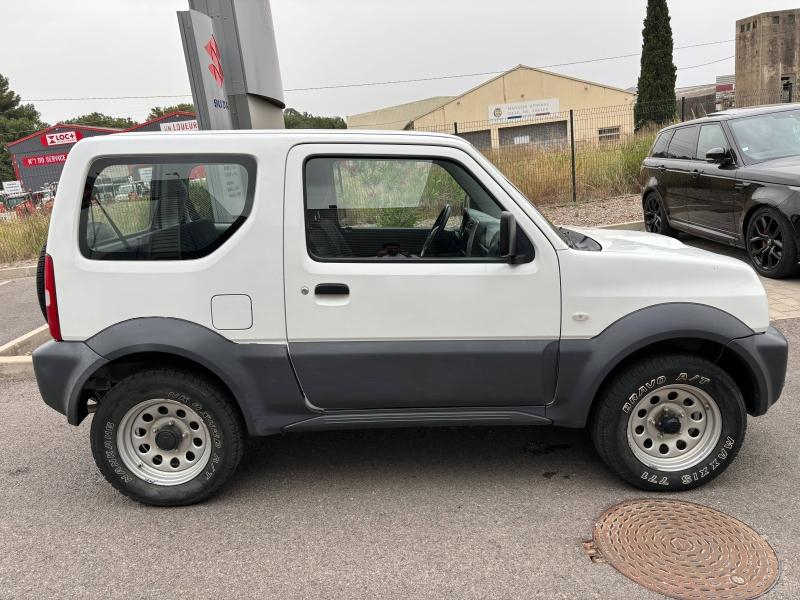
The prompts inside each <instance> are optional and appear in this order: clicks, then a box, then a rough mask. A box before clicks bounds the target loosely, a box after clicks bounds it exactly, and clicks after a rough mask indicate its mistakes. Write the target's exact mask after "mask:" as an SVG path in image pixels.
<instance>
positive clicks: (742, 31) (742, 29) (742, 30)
mask: <svg viewBox="0 0 800 600" xmlns="http://www.w3.org/2000/svg"><path fill="white" fill-rule="evenodd" d="M740 31H741V33H744V23H742V28H741V30H740Z"/></svg>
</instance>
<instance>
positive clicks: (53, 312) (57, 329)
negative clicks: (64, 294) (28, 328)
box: [44, 254, 61, 342]
mask: <svg viewBox="0 0 800 600" xmlns="http://www.w3.org/2000/svg"><path fill="white" fill-rule="evenodd" d="M44 304H45V308H46V312H47V324H48V325H49V326H50V335H51V336H53V339H54V340H55V341H57V342H60V341H61V323H59V322H58V300H57V299H56V274H55V271H54V270H53V259H52V258H50V255H49V254H46V255H45V257H44Z"/></svg>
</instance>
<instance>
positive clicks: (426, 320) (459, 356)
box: [284, 144, 561, 410]
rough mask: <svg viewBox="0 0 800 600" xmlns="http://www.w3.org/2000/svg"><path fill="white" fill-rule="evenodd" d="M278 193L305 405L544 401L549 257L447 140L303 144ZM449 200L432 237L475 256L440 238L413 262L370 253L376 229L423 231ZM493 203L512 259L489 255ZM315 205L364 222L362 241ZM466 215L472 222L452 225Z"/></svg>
mask: <svg viewBox="0 0 800 600" xmlns="http://www.w3.org/2000/svg"><path fill="white" fill-rule="evenodd" d="M478 160H479V159H478ZM426 169H427V173H426ZM285 190H286V191H285V225H284V264H285V275H284V277H285V297H286V333H287V339H288V344H289V352H290V355H291V359H292V364H293V365H294V367H295V370H296V373H297V376H298V379H299V381H300V385H301V387H302V389H303V392H304V393H305V395H306V397H307V398H308V400H309V401H310V402H311V403H312V404H313V405H315V406H317V407H320V408H323V409H365V410H370V409H383V408H435V407H469V406H536V405H543V404H546V403H548V402H549V401H551V400H552V398H553V394H554V388H555V374H556V361H557V354H558V337H559V331H560V326H559V322H560V311H561V307H560V282H559V273H558V262H557V258H556V253H555V250H554V248H553V247H552V245H551V244H550V242H549V241H548V240H547V238H546V237H545V235H544V234H543V233H542V231H540V230H539V229H538V228H537V226H536V225H535V224H534V223H532V222H531V220H530V218H529V217H528V216H526V214H525V213H524V212H523V211H522V209H521V208H520V207H519V206H517V205H516V204H515V202H514V201H513V199H512V198H510V197H509V196H508V195H507V194H506V193H505V191H504V190H503V188H502V187H501V186H500V184H499V183H498V182H497V181H495V180H494V179H493V178H492V176H491V175H490V174H489V173H488V172H487V171H486V170H484V169H483V167H482V166H481V165H480V163H479V162H478V161H477V160H476V159H474V158H473V157H471V156H470V155H469V154H468V153H466V152H464V151H462V150H458V149H454V148H447V147H429V146H422V145H414V146H408V145H406V146H401V145H396V146H395V145H380V144H376V145H367V144H363V145H362V144H359V145H352V144H304V145H299V146H296V147H294V148H293V149H292V150H291V151H290V153H289V156H288V160H287V166H286V182H285ZM459 203H462V208H461V214H458V210H454V211H453V214H452V216H451V218H450V219H449V220H448V222H447V223H445V227H444V229H445V231H444V233H443V236H441V237H443V238H444V239H450V241H451V242H452V241H453V240H458V239H461V240H462V242H463V244H464V247H469V248H470V250H469V251H468V254H473V255H462V254H458V253H456V252H452V251H450V250H448V246H449V244H447V243H445V244H442V245H441V248H444V250H441V251H432V252H429V253H428V254H426V256H424V257H420V256H419V251H416V252H414V251H409V250H411V249H408V248H407V249H404V252H398V251H395V252H389V253H379V255H376V254H375V249H376V248H377V247H379V246H380V247H383V246H382V245H381V244H380V243H376V242H375V241H374V240H376V239H379V237H380V236H379V234H380V231H379V230H380V229H381V224H385V225H386V229H387V234H386V236H385V239H386V240H390V239H396V238H397V229H398V227H397V225H398V224H401V225H406V226H408V225H413V226H411V227H406V229H407V230H415V229H418V228H421V229H423V230H427V231H429V232H430V231H431V229H432V228H433V223H434V220H435V219H436V218H437V216H438V213H440V212H441V210H442V209H443V208H444V206H445V205H447V204H449V205H451V206H452V207H455V206H458V205H459ZM464 203H466V204H464ZM492 203H495V204H496V206H494V205H493V204H492ZM465 208H466V209H467V210H464V209H465ZM501 210H505V211H508V212H511V213H512V214H513V215H514V217H515V218H516V221H517V228H518V229H517V230H518V234H519V235H520V241H519V244H520V247H527V248H528V251H529V253H530V255H531V256H532V257H533V259H532V260H530V261H529V262H525V263H523V264H516V265H512V264H509V263H508V262H507V261H505V260H504V259H502V258H501V257H499V256H496V255H494V256H493V255H492V251H491V250H487V248H488V249H491V248H495V247H496V242H497V236H498V223H499V215H500V211H501ZM325 211H335V212H337V213H339V215H338V219H339V220H340V221H345V222H347V223H348V225H347V226H349V227H351V228H353V229H364V230H369V229H372V230H373V231H372V232H368V233H369V234H370V236H371V237H372V238H373V242H372V243H371V249H370V247H367V246H361V247H352V246H350V245H349V244H348V243H347V241H346V238H345V236H344V235H343V234H342V232H341V231H338V232H337V229H336V228H335V227H332V223H333V221H334V220H333V219H332V218H330V217H331V215H330V214H329V213H326V212H325ZM414 215H416V217H414ZM465 223H466V224H467V226H469V227H473V229H471V230H470V231H462V229H461V228H462V227H463V226H464V224H465ZM417 225H420V226H421V227H417ZM340 226H341V223H340ZM364 236H367V233H364ZM426 237H427V234H426ZM400 239H408V238H400Z"/></svg>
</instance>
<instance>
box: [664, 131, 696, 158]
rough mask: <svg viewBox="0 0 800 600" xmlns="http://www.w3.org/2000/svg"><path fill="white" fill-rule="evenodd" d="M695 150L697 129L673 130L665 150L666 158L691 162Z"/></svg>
mask: <svg viewBox="0 0 800 600" xmlns="http://www.w3.org/2000/svg"><path fill="white" fill-rule="evenodd" d="M696 148H697V127H696V126H695V127H681V128H679V129H676V130H675V134H674V135H673V136H672V140H670V142H669V149H668V150H667V157H668V158H678V159H683V160H687V159H689V160H691V159H693V158H694V157H695V149H696Z"/></svg>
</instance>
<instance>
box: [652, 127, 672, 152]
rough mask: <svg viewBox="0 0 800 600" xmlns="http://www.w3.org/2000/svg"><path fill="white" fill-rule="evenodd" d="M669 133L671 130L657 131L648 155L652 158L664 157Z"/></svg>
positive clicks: (670, 133)
mask: <svg viewBox="0 0 800 600" xmlns="http://www.w3.org/2000/svg"><path fill="white" fill-rule="evenodd" d="M671 135H672V131H662V132H661V133H659V134H658V137H657V138H656V141H655V143H654V144H653V148H652V149H651V150H650V156H652V157H653V158H666V156H667V145H668V144H669V138H670V136H671Z"/></svg>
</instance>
